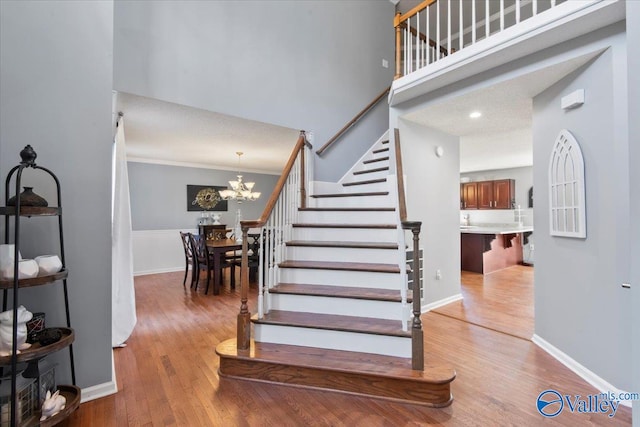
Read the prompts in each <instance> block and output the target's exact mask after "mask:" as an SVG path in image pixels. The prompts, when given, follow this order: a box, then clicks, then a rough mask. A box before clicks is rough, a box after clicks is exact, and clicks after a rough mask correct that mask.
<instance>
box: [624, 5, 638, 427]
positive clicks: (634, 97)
mask: <svg viewBox="0 0 640 427" xmlns="http://www.w3.org/2000/svg"><path fill="white" fill-rule="evenodd" d="M626 7H627V40H640V2H635V1H628V2H626ZM627 64H628V68H627V76H639V75H640V45H638V43H627ZM628 81H629V88H628V90H629V111H628V113H629V114H628V115H627V118H628V120H629V135H628V138H629V141H630V143H629V178H630V179H629V182H630V188H629V196H630V202H631V203H630V209H629V212H630V215H629V217H630V218H640V168H638V165H639V164H640V144H638V135H640V121H639V120H637V118H638V117H640V79H638V78H629V79H628ZM631 141H633V142H631ZM630 231H631V235H632V236H640V221H637V220H636V221H631V230H630ZM630 246H631V247H630V251H629V253H630V256H631V260H632V261H631V273H630V280H631V284H632V290H631V292H632V297H631V301H632V305H633V307H635V310H633V326H632V328H631V332H632V345H633V359H632V360H635V361H636V362H635V363H634V364H633V390H634V391H637V390H640V363H638V361H639V360H640V310H638V307H640V262H638V260H640V239H637V238H636V239H631V245H630ZM633 425H634V427H640V403H638V402H635V403H634V405H633Z"/></svg>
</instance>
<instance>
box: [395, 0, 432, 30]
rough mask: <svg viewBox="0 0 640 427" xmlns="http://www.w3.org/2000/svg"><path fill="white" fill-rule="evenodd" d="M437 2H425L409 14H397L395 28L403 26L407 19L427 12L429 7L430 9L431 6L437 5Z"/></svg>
mask: <svg viewBox="0 0 640 427" xmlns="http://www.w3.org/2000/svg"><path fill="white" fill-rule="evenodd" d="M436 1H437V0H424V1H423V2H422V3H420V4H419V5H417V6H416V7H414V8H413V9H411V10H410V11H408V12H407V13H405V14H403V15H400V14H397V15H396V19H395V20H394V23H393V26H394V27H397V26H398V25H400V24H402V23H403V22H404V21H406V20H407V19H409V18H412V17H413V16H415V15H417V14H418V13H420V12H422V11H423V10H425V9H426V8H427V7H429V6H430V5H432V4H433V3H435V2H436Z"/></svg>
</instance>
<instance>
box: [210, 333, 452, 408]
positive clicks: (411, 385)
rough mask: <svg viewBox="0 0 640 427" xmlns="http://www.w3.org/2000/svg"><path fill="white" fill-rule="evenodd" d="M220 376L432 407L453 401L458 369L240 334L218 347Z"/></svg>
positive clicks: (445, 404)
mask: <svg viewBox="0 0 640 427" xmlns="http://www.w3.org/2000/svg"><path fill="white" fill-rule="evenodd" d="M216 354H218V356H219V357H220V367H219V370H218V372H219V374H220V376H221V377H229V378H238V379H244V380H250V381H257V382H266V383H272V384H283V385H290V386H294V387H306V388H312V389H320V390H328V391H334V392H340V393H347V394H354V395H359V396H365V397H369V398H378V399H384V400H390V401H394V402H400V403H410V404H417V405H424V406H429V407H444V406H448V405H450V404H451V402H452V401H453V397H452V396H451V382H452V381H453V380H454V379H455V377H456V373H455V371H454V370H453V369H452V368H450V367H447V366H442V367H441V366H437V367H425V369H424V370H423V371H414V370H412V369H411V366H410V364H411V362H410V360H409V359H404V358H398V357H390V356H379V355H373V354H367V353H358V352H350V351H340V350H326V349H319V348H315V347H302V346H293V345H285V344H271V343H260V342H255V341H253V340H252V341H251V342H250V346H249V348H248V349H247V350H238V349H237V342H236V339H235V338H233V339H229V340H226V341H223V342H221V343H220V344H218V346H217V347H216Z"/></svg>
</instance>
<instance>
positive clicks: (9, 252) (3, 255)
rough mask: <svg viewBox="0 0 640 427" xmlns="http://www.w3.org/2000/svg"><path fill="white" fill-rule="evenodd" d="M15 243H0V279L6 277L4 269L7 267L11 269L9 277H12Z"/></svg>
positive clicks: (19, 257) (19, 258)
mask: <svg viewBox="0 0 640 427" xmlns="http://www.w3.org/2000/svg"><path fill="white" fill-rule="evenodd" d="M15 250H16V246H15V245H0V279H8V278H9V277H5V274H4V271H5V269H7V270H8V271H11V274H10V275H11V277H13V260H14V255H15ZM21 259H22V257H21V256H20V252H18V260H21Z"/></svg>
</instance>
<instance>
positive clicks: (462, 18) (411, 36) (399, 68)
mask: <svg viewBox="0 0 640 427" xmlns="http://www.w3.org/2000/svg"><path fill="white" fill-rule="evenodd" d="M565 1H567V0H550V1H546V0H545V1H542V0H515V2H513V0H512V1H509V2H508V3H512V4H510V5H508V6H506V7H505V0H500V1H499V2H496V1H495V0H473V1H468V0H425V1H423V2H422V3H420V4H419V5H417V6H416V7H414V8H413V9H411V10H409V11H408V12H407V13H404V14H401V13H400V12H398V13H397V14H396V16H395V18H394V21H393V26H394V27H395V30H396V31H395V32H396V73H395V76H394V79H398V78H400V77H402V76H406V75H407V74H410V73H412V72H414V71H417V70H419V69H421V68H424V67H426V66H428V65H430V64H433V63H435V62H437V61H439V60H440V59H442V58H444V57H445V56H449V55H450V54H453V53H454V52H459V51H461V50H462V49H464V48H466V47H469V46H471V45H473V44H475V43H476V42H478V41H480V40H483V39H486V38H488V37H489V36H490V35H493V34H496V33H499V32H501V31H504V30H505V29H506V28H509V27H512V26H514V25H517V24H519V23H520V22H522V21H524V20H526V19H529V18H531V17H533V16H536V15H537V14H539V13H541V12H543V11H545V10H548V9H552V8H554V7H555V6H557V5H558V4H560V3H564V2H565Z"/></svg>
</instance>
